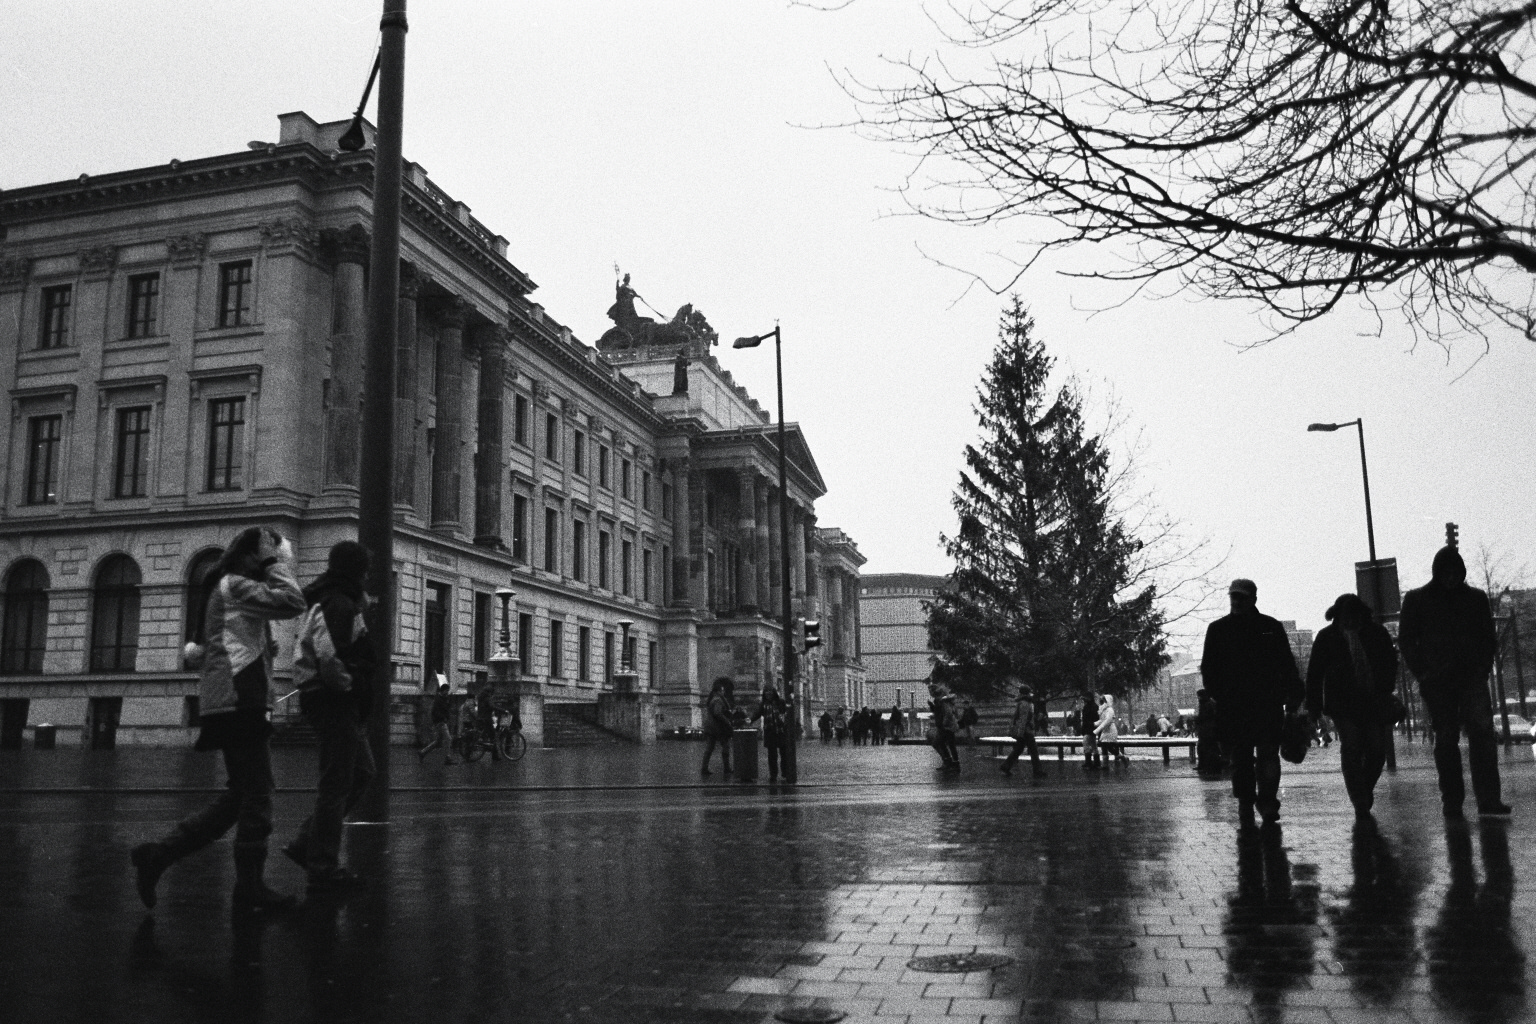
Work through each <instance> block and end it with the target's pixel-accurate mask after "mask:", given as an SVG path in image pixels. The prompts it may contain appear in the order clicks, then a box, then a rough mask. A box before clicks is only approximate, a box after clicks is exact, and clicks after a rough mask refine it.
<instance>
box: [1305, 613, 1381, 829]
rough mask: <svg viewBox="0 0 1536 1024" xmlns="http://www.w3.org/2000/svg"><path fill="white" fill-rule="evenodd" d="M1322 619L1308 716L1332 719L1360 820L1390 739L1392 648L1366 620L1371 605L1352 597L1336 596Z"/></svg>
mask: <svg viewBox="0 0 1536 1024" xmlns="http://www.w3.org/2000/svg"><path fill="white" fill-rule="evenodd" d="M1327 619H1328V621H1329V623H1330V625H1327V626H1324V627H1323V628H1322V629H1320V630H1319V631H1318V633H1317V639H1316V640H1314V641H1313V643H1312V658H1311V661H1310V662H1309V663H1308V665H1307V711H1308V712H1309V713H1310V714H1311V716H1312V720H1313V721H1314V722H1316V721H1317V719H1318V718H1319V717H1321V716H1322V715H1327V716H1328V717H1329V718H1331V719H1333V723H1334V726H1335V727H1336V728H1337V729H1338V731H1339V746H1340V748H1341V750H1340V754H1339V765H1340V767H1341V768H1342V769H1343V771H1344V788H1345V790H1346V791H1348V793H1349V799H1350V802H1351V803H1353V804H1354V805H1355V814H1356V815H1357V816H1359V817H1365V816H1367V815H1369V814H1370V812H1371V805H1372V804H1373V803H1374V802H1375V790H1376V780H1378V779H1380V778H1381V768H1382V765H1384V764H1385V763H1386V760H1387V744H1388V743H1389V742H1390V739H1391V733H1390V732H1389V730H1390V729H1391V728H1392V691H1393V690H1394V689H1396V688H1397V648H1395V647H1394V646H1392V634H1390V633H1388V632H1387V631H1386V629H1385V628H1384V627H1382V626H1381V625H1379V624H1378V623H1377V622H1376V620H1375V619H1374V618H1372V617H1371V608H1370V605H1368V604H1366V603H1365V602H1364V601H1362V600H1361V599H1360V598H1359V597H1357V596H1356V595H1354V594H1341V595H1339V599H1338V600H1337V601H1335V602H1333V607H1332V608H1329V609H1328V612H1327Z"/></svg>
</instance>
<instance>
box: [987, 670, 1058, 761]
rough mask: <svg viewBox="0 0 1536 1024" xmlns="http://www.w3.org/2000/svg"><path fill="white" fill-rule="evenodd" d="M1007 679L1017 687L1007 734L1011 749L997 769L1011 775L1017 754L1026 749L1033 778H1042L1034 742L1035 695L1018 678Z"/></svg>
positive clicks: (1038, 751) (1038, 746) (1037, 749)
mask: <svg viewBox="0 0 1536 1024" xmlns="http://www.w3.org/2000/svg"><path fill="white" fill-rule="evenodd" d="M1009 681H1010V682H1012V683H1013V684H1014V685H1016V686H1018V688H1019V690H1018V693H1017V694H1016V695H1015V696H1014V700H1013V722H1012V723H1011V724H1010V725H1009V727H1008V735H1010V736H1012V737H1013V749H1012V750H1010V751H1008V757H1007V759H1006V760H1005V761H1003V763H1002V765H1001V766H1000V767H999V769H998V770H999V771H1001V772H1002V773H1003V774H1004V775H1012V774H1013V766H1014V765H1016V764H1018V763H1019V755H1020V754H1022V753H1024V751H1025V750H1028V751H1029V764H1030V767H1031V768H1032V769H1033V771H1034V776H1035V778H1037V779H1038V778H1043V777H1044V776H1045V774H1046V773H1045V770H1044V769H1043V768H1041V767H1040V745H1039V744H1038V743H1036V742H1035V695H1034V694H1033V693H1032V692H1030V689H1029V687H1027V686H1025V685H1024V683H1023V682H1021V681H1020V680H1018V679H1012V680H1009Z"/></svg>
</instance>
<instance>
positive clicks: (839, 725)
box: [832, 707, 848, 746]
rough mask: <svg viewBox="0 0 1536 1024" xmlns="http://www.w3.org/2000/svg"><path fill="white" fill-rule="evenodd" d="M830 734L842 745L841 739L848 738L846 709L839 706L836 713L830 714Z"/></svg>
mask: <svg viewBox="0 0 1536 1024" xmlns="http://www.w3.org/2000/svg"><path fill="white" fill-rule="evenodd" d="M832 734H833V735H834V736H836V737H837V745H838V746H842V745H843V740H845V739H847V738H848V709H847V708H844V707H839V708H838V709H837V713H836V714H835V715H833V716H832Z"/></svg>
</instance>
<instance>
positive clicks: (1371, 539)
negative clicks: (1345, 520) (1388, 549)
mask: <svg viewBox="0 0 1536 1024" xmlns="http://www.w3.org/2000/svg"><path fill="white" fill-rule="evenodd" d="M1355 426H1356V427H1357V428H1359V430H1360V479H1361V480H1362V481H1364V482H1365V540H1366V543H1367V544H1369V545H1370V548H1371V563H1372V575H1375V572H1374V570H1375V562H1376V523H1375V522H1374V521H1373V520H1372V519H1371V472H1370V470H1368V469H1366V468H1365V420H1364V419H1363V418H1362V419H1358V420H1355ZM1376 609H1377V612H1378V613H1379V612H1380V611H1381V583H1380V581H1378V582H1377V583H1376Z"/></svg>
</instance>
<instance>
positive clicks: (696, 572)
mask: <svg viewBox="0 0 1536 1024" xmlns="http://www.w3.org/2000/svg"><path fill="white" fill-rule="evenodd" d="M706 486H707V484H706V481H705V479H704V474H703V473H701V472H699V471H698V470H696V469H694V468H692V467H691V466H690V467H689V470H688V476H687V490H688V512H689V515H688V548H687V550H688V576H687V586H688V593H689V596H690V597H691V598H692V601H693V607H695V608H702V609H705V610H707V611H710V612H713V611H714V609H713V608H711V607H710V606H709V572H708V560H707V559H706V558H705V557H704V555H705V551H704V510H705V499H704V488H705V487H706Z"/></svg>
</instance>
